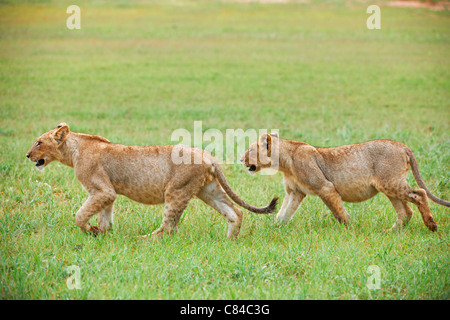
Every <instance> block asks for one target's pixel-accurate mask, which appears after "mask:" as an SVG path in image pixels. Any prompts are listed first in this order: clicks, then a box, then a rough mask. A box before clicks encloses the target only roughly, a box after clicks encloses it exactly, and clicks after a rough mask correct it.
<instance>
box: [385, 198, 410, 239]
mask: <svg viewBox="0 0 450 320" xmlns="http://www.w3.org/2000/svg"><path fill="white" fill-rule="evenodd" d="M388 198H389V200H390V201H391V203H392V205H393V206H394V208H395V211H397V221H396V222H395V223H394V225H393V226H392V227H391V228H390V229H389V230H388V231H398V230H399V229H400V228H402V227H403V226H405V225H406V224H408V222H409V221H410V220H411V218H412V215H413V211H412V209H411V208H410V207H409V206H408V202H407V201H404V200H400V199H397V198H392V197H389V196H388Z"/></svg>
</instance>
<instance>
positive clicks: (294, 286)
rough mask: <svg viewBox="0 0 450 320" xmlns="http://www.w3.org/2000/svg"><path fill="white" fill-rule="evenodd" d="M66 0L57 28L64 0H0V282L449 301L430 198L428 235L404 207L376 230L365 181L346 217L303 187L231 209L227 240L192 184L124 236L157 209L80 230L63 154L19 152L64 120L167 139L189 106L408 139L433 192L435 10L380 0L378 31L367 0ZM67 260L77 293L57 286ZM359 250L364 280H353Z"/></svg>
mask: <svg viewBox="0 0 450 320" xmlns="http://www.w3.org/2000/svg"><path fill="white" fill-rule="evenodd" d="M76 2H77V4H78V5H79V6H80V7H81V30H68V29H67V28H66V19H67V17H68V16H69V15H68V14H67V13H66V8H67V6H68V5H70V4H72V2H70V3H69V2H67V1H54V2H51V1H50V2H39V3H33V2H27V1H17V2H14V1H6V2H5V1H0V3H1V4H0V177H1V178H0V199H1V202H0V298H2V299H449V298H450V269H449V263H450V250H449V249H450V248H449V244H450V242H449V241H450V215H449V214H450V210H449V209H448V208H444V207H442V206H439V205H437V204H435V203H432V202H431V203H430V206H431V209H432V212H433V215H434V217H435V220H436V222H437V224H438V231H437V232H436V233H432V232H430V231H429V230H428V229H427V228H426V227H425V225H424V224H423V222H422V219H421V217H420V214H419V212H418V210H417V208H416V207H414V208H413V209H414V216H413V219H412V221H411V222H410V224H409V225H408V226H407V227H406V228H405V229H403V230H401V231H400V232H398V233H386V232H384V231H385V230H386V229H388V228H390V227H391V226H392V224H393V223H394V222H395V220H396V213H395V211H394V209H393V207H392V205H391V204H390V202H389V200H388V199H387V198H386V197H385V196H384V195H381V194H380V195H378V196H376V197H375V198H373V199H371V200H369V201H367V202H364V203H360V204H346V208H347V210H348V211H349V213H350V215H351V217H352V220H351V228H349V229H346V228H344V227H342V226H341V225H339V223H338V222H337V221H336V219H335V218H334V217H333V216H332V214H331V213H330V212H329V210H328V209H327V208H326V207H325V205H324V204H323V203H322V202H321V201H320V200H319V199H318V198H314V197H307V198H306V199H305V201H304V202H303V204H302V206H301V207H300V208H299V210H298V212H297V213H296V214H295V215H294V218H293V219H292V221H291V222H290V223H288V224H287V225H278V224H277V223H276V222H275V215H267V216H261V215H255V214H252V213H250V212H248V211H245V218H244V223H243V227H242V229H241V233H240V236H239V238H238V240H236V241H230V240H228V239H227V238H226V230H227V222H226V221H225V219H223V218H222V217H221V216H220V214H219V213H217V212H215V211H214V210H212V209H211V208H209V207H207V206H206V205H205V204H203V203H202V202H201V201H199V200H193V201H191V203H190V205H189V207H188V208H187V210H186V211H185V213H184V214H183V216H182V218H181V222H180V226H179V233H178V234H176V235H175V236H172V237H166V238H164V239H163V240H161V241H159V242H151V241H146V240H141V239H138V238H136V236H137V235H142V234H148V233H151V232H152V231H153V230H154V229H156V228H157V227H158V226H159V225H160V223H161V220H162V214H163V207H162V206H150V207H149V206H144V205H141V204H138V203H136V202H133V201H131V200H128V199H126V198H124V197H119V198H118V199H117V201H116V205H115V216H114V227H113V231H112V232H110V233H108V234H107V235H102V236H98V237H96V238H94V237H92V236H89V235H86V234H84V233H83V232H81V231H80V230H79V228H78V227H77V226H76V224H75V213H76V211H77V210H78V208H79V207H80V206H81V205H82V203H83V201H84V200H85V199H86V197H87V194H86V192H85V191H84V190H83V189H82V187H81V184H80V183H79V182H78V180H77V179H76V178H75V175H74V172H73V170H72V169H71V168H69V167H65V166H63V165H61V164H58V163H53V164H51V165H50V166H49V167H47V169H46V170H45V171H44V172H43V173H42V172H38V171H37V170H35V169H34V165H33V164H32V163H31V162H30V161H28V160H27V159H26V158H25V153H26V151H27V150H28V148H29V147H30V146H31V144H32V143H33V142H34V139H35V138H36V137H37V136H39V135H40V134H41V133H43V132H45V131H48V130H49V129H51V128H54V127H55V126H56V125H57V124H58V123H59V122H61V121H65V122H67V123H68V124H69V125H70V127H71V130H73V131H76V132H84V133H90V134H97V135H101V136H104V137H107V138H108V139H109V140H111V141H112V142H114V143H122V144H128V145H152V144H175V143H176V142H174V141H171V133H172V132H173V131H174V130H175V129H178V128H186V129H187V130H189V131H192V130H193V125H194V121H196V120H201V121H203V130H204V131H206V130H207V129H209V128H217V129H219V130H221V131H222V132H224V133H225V130H226V129H237V128H242V129H244V130H247V129H250V128H254V129H260V128H267V129H279V130H280V136H281V137H282V138H286V139H292V140H299V141H305V142H308V143H310V144H312V145H316V146H336V145H343V144H350V143H356V142H361V141H366V140H371V139H377V138H384V139H393V140H397V141H401V142H403V143H405V144H407V145H408V146H410V147H411V148H412V149H413V150H414V152H415V155H416V157H417V159H418V162H419V166H420V170H421V173H422V176H423V178H424V180H425V182H426V184H427V186H428V187H429V188H430V189H431V190H432V191H433V192H434V193H435V194H436V195H437V196H439V197H441V198H444V199H446V200H449V199H450V180H449V179H450V176H449V167H450V152H449V147H450V135H449V129H450V127H449V125H450V121H449V120H450V103H449V101H450V74H449V73H450V60H449V56H450V32H449V30H450V15H449V14H448V11H431V10H428V9H405V8H392V7H387V6H385V5H381V14H382V20H381V21H382V22H381V23H382V25H381V27H382V28H381V30H368V29H367V28H366V19H367V17H368V16H369V15H368V14H367V13H366V8H367V6H368V5H369V4H368V3H367V2H364V1H355V2H349V1H342V2H336V1H317V2H316V1H314V4H258V3H251V4H240V3H222V2H219V1H214V2H210V3H209V2H206V1H203V2H195V1H168V2H166V3H165V2H163V1H159V2H156V1H155V2H150V1H136V2H135V3H134V2H132V1H130V2H128V1H114V2H113V1H108V2H105V1H76ZM381 3H383V2H381ZM224 171H225V174H226V176H227V178H228V181H229V183H230V184H231V186H232V187H233V189H234V190H235V191H236V193H238V194H239V195H240V196H241V197H242V198H243V199H245V200H246V201H247V202H249V203H251V204H254V205H260V206H262V205H265V204H267V203H268V202H269V201H270V199H271V198H272V197H273V196H274V195H277V196H280V197H281V199H282V197H283V195H284V191H283V185H282V176H281V174H276V175H274V176H261V175H255V176H249V175H248V173H247V171H246V170H245V168H244V167H243V166H241V165H238V164H236V165H227V166H224ZM408 179H409V181H410V182H411V185H413V186H416V183H415V182H414V179H413V177H412V175H411V174H410V175H409V178H408ZM95 219H96V218H95ZM95 219H94V220H95ZM94 223H95V221H94ZM72 265H76V266H78V267H79V268H80V270H81V286H82V288H81V289H80V290H77V289H74V290H69V288H68V286H67V285H66V280H67V279H68V277H69V276H70V273H69V272H68V271H67V267H69V266H72ZM371 265H376V266H378V267H379V269H380V279H381V286H380V288H379V289H374V290H370V289H368V287H367V286H366V284H367V281H368V279H369V277H370V276H371V273H370V272H369V269H368V268H369V266H371Z"/></svg>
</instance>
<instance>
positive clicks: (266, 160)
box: [241, 133, 279, 174]
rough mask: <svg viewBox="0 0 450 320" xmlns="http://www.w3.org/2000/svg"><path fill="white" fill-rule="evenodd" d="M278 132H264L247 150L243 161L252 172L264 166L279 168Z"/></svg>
mask: <svg viewBox="0 0 450 320" xmlns="http://www.w3.org/2000/svg"><path fill="white" fill-rule="evenodd" d="M278 156H279V153H278V134H277V133H271V134H263V135H261V137H260V138H259V139H258V141H256V142H254V143H253V144H252V145H250V147H249V148H248V149H247V151H245V153H244V155H243V156H242V157H241V162H242V163H243V164H244V165H245V166H246V167H247V168H248V171H249V172H250V174H253V173H255V172H258V171H260V170H261V169H264V168H272V169H278Z"/></svg>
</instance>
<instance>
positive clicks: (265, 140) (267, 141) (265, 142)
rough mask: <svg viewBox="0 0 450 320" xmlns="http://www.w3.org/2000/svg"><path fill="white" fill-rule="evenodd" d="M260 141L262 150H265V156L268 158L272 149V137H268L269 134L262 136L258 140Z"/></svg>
mask: <svg viewBox="0 0 450 320" xmlns="http://www.w3.org/2000/svg"><path fill="white" fill-rule="evenodd" d="M260 141H261V145H262V146H263V148H264V149H266V150H267V155H268V156H269V157H270V153H271V152H270V151H271V148H272V137H271V136H270V134H263V135H262V136H261V138H260Z"/></svg>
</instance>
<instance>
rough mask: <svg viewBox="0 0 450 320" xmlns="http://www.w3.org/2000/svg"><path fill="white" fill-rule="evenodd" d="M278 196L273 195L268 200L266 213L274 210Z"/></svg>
mask: <svg viewBox="0 0 450 320" xmlns="http://www.w3.org/2000/svg"><path fill="white" fill-rule="evenodd" d="M277 202H278V197H275V198H273V199H272V201H270V204H269V205H268V206H267V207H266V213H272V212H275V210H276V208H277Z"/></svg>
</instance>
